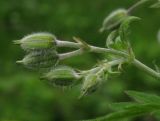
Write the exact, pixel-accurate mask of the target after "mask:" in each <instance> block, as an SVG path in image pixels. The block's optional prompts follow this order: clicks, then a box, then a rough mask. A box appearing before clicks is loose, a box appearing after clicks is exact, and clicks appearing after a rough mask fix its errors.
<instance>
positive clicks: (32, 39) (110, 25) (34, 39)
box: [14, 0, 160, 97]
mask: <svg viewBox="0 0 160 121" xmlns="http://www.w3.org/2000/svg"><path fill="white" fill-rule="evenodd" d="M146 1H147V0H141V1H139V2H137V3H136V4H135V5H133V6H132V7H130V8H129V9H128V10H126V9H117V10H115V11H113V12H111V13H110V14H109V15H108V16H107V17H106V18H105V19H104V21H103V24H102V27H101V29H100V31H101V32H103V31H105V30H107V31H110V34H109V35H108V37H107V40H106V48H101V47H96V46H91V45H89V44H87V43H86V42H85V41H83V40H82V39H80V38H76V37H74V38H73V39H74V40H75V41H76V42H69V41H61V40H57V38H56V37H55V36H54V35H53V34H50V33H43V32H40V33H34V34H31V35H28V36H25V37H24V38H22V39H20V40H16V41H14V43H15V44H19V45H20V46H21V48H22V49H23V50H24V51H25V52H26V53H27V55H26V56H25V57H24V58H23V59H22V60H20V61H17V63H20V64H23V65H24V66H25V67H27V68H29V69H34V70H35V69H36V70H41V69H44V70H47V72H46V71H45V72H44V71H43V74H42V76H41V79H43V80H46V81H47V82H49V83H51V84H52V85H55V86H60V87H68V86H73V85H75V84H81V95H80V97H82V96H85V95H88V94H90V93H92V92H94V91H96V90H97V88H98V87H99V86H100V85H101V83H102V82H103V81H104V80H108V75H109V74H116V73H117V72H113V71H112V70H113V66H116V67H118V73H119V69H121V65H122V64H123V63H126V62H129V63H131V64H133V65H135V66H136V67H138V68H139V69H142V70H143V71H146V72H147V73H149V74H150V75H152V76H154V77H158V78H160V73H159V71H155V70H153V69H151V68H149V67H147V66H145V65H144V64H143V63H141V62H140V61H138V60H137V59H136V58H135V55H134V53H133V50H132V48H131V45H130V43H129V41H128V40H129V38H128V35H129V24H130V23H131V22H132V21H134V20H139V18H138V17H134V16H130V15H129V14H130V13H131V11H133V10H134V9H135V8H136V7H137V6H139V5H141V4H142V3H144V2H146ZM159 5H160V2H159V1H158V2H157V3H156V4H155V5H153V6H152V7H159ZM158 40H160V32H159V33H158ZM58 47H70V48H74V49H77V50H74V51H71V52H67V53H61V54H60V53H58V52H57V48H58ZM85 52H96V53H103V54H106V53H107V57H106V58H105V61H103V62H101V63H100V64H97V65H96V67H94V68H92V69H90V70H87V71H80V70H78V71H77V69H73V68H71V67H69V66H64V65H59V63H58V62H59V61H60V60H63V59H66V58H69V57H72V56H75V55H80V54H83V53H85ZM108 60H109V62H108Z"/></svg>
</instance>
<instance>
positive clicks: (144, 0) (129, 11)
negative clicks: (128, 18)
mask: <svg viewBox="0 0 160 121" xmlns="http://www.w3.org/2000/svg"><path fill="white" fill-rule="evenodd" d="M147 1H149V0H140V1H138V2H137V3H135V4H134V5H132V6H131V7H130V8H129V9H128V10H127V13H128V14H131V13H132V12H133V11H134V10H135V9H136V8H137V7H139V6H140V5H142V4H143V3H145V2H147Z"/></svg>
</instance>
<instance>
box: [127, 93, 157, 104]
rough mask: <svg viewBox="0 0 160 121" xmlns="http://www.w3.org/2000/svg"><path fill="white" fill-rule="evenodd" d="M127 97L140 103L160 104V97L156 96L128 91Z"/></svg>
mask: <svg viewBox="0 0 160 121" xmlns="http://www.w3.org/2000/svg"><path fill="white" fill-rule="evenodd" d="M126 93H127V95H129V96H130V97H131V98H133V99H134V100H135V101H137V102H140V103H158V104H160V97H159V96H157V95H154V94H147V93H143V92H137V91H126Z"/></svg>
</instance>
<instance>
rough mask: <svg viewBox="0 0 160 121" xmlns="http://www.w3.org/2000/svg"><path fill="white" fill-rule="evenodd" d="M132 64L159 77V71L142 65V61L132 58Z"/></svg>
mask: <svg viewBox="0 0 160 121" xmlns="http://www.w3.org/2000/svg"><path fill="white" fill-rule="evenodd" d="M132 63H133V65H134V66H136V67H137V68H139V69H140V70H143V71H144V72H146V73H148V74H150V75H151V76H153V77H156V78H158V79H160V73H158V72H156V71H155V70H153V69H151V68H150V67H148V66H146V65H144V64H143V63H142V62H140V61H139V60H137V59H134V61H133V62H132Z"/></svg>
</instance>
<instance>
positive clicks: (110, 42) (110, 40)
mask: <svg viewBox="0 0 160 121" xmlns="http://www.w3.org/2000/svg"><path fill="white" fill-rule="evenodd" d="M117 36H118V31H117V30H114V31H112V32H111V33H110V34H109V35H108V37H107V40H106V46H107V47H108V48H111V47H112V45H114V41H115V39H116V37H117Z"/></svg>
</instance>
